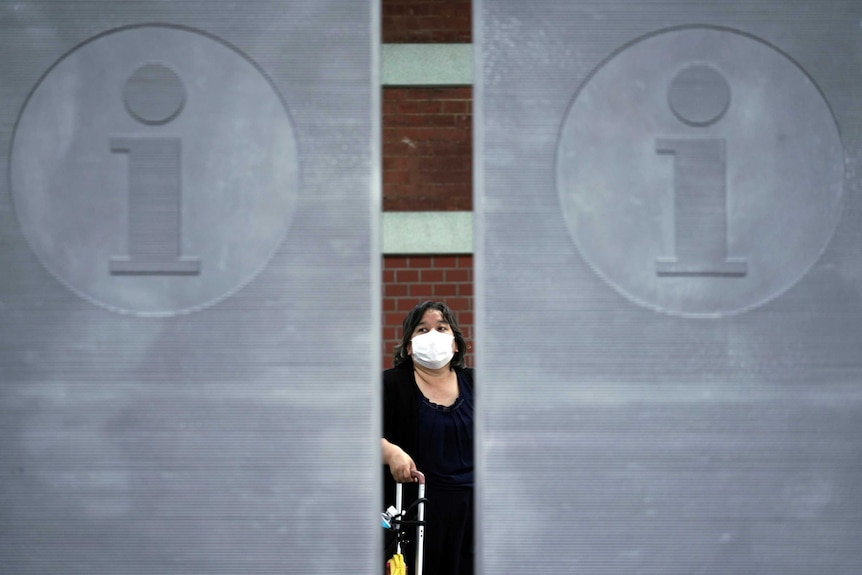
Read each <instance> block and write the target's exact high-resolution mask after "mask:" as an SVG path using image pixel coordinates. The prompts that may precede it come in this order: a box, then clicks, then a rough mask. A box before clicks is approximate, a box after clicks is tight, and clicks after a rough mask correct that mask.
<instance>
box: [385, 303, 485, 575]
mask: <svg viewBox="0 0 862 575" xmlns="http://www.w3.org/2000/svg"><path fill="white" fill-rule="evenodd" d="M466 350H467V343H466V342H465V341H464V336H463V335H462V334H461V330H460V329H458V324H457V322H456V321H455V316H454V314H453V313H452V311H451V310H450V309H449V308H448V307H447V306H446V305H445V304H443V303H440V302H430V301H426V302H423V303H420V304H419V305H417V306H416V307H414V308H413V310H411V311H410V313H409V314H407V317H406V318H404V323H403V334H402V338H401V343H399V344H398V345H397V346H396V347H395V354H394V355H395V357H394V364H395V367H394V368H392V369H387V370H386V371H384V372H383V439H382V440H381V447H382V451H383V462H384V463H385V464H386V465H388V466H389V471H390V474H391V476H392V478H393V479H394V480H395V481H397V482H399V483H410V482H412V481H413V478H412V476H411V473H412V472H413V471H415V470H417V469H418V470H419V471H421V472H422V473H424V474H425V497H426V498H427V499H428V504H427V505H426V512H425V520H426V526H427V527H426V530H425V554H424V565H423V567H424V569H423V570H424V575H472V573H473V412H474V409H473V405H474V404H473V370H472V369H469V368H465V367H464V355H465V353H466ZM386 487H387V489H386V490H385V493H386V501H394V499H395V496H394V492H395V483H394V482H393V481H391V480H387V486H386ZM415 498H416V492H415V491H409V490H406V489H405V492H404V501H405V503H406V504H409V503H410V502H412V501H414V500H415ZM409 560H410V559H409V558H408V561H409ZM409 564H410V563H408V565H409Z"/></svg>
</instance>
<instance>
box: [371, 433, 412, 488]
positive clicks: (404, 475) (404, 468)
mask: <svg viewBox="0 0 862 575" xmlns="http://www.w3.org/2000/svg"><path fill="white" fill-rule="evenodd" d="M380 451H381V453H382V455H383V463H385V464H386V465H388V466H389V471H390V473H392V478H393V479H394V480H395V481H397V482H398V483H411V482H413V481H416V479H415V478H414V477H413V475H412V474H413V472H414V471H416V464H415V463H414V462H413V459H412V458H411V457H410V456H409V455H407V452H406V451H404V450H403V449H401V448H400V447H398V446H397V445H395V444H394V443H389V442H388V441H386V439H384V438H380Z"/></svg>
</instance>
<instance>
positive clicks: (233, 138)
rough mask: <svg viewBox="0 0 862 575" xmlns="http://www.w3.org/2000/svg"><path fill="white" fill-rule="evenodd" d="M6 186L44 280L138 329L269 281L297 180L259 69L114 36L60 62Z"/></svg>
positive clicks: (271, 91)
mask: <svg viewBox="0 0 862 575" xmlns="http://www.w3.org/2000/svg"><path fill="white" fill-rule="evenodd" d="M180 112H181V113H180ZM9 174H10V175H9V178H10V185H11V190H12V200H13V205H14V209H15V213H16V216H17V218H18V221H19V223H20V225H21V229H22V232H23V234H24V236H25V237H26V239H27V241H28V243H29V245H30V246H31V249H32V250H33V252H34V253H35V254H36V256H37V257H38V259H39V260H40V261H41V263H42V264H43V265H44V266H45V268H46V269H47V270H48V271H49V272H51V274H53V275H54V276H55V277H56V278H57V279H58V280H59V281H60V282H61V283H62V284H64V285H65V286H66V287H68V288H69V289H71V290H72V291H73V292H75V293H76V294H78V295H79V296H81V297H83V298H85V299H87V300H89V301H90V302H92V303H95V304H97V305H100V306H103V307H105V308H107V309H109V310H111V311H114V312H118V313H125V314H132V315H136V316H142V317H166V316H173V315H177V314H183V313H189V312H194V311H197V310H200V309H203V308H206V307H208V306H211V305H213V304H215V303H217V302H219V301H221V300H223V299H224V298H226V297H229V296H231V295H232V294H234V293H236V292H237V291H238V290H240V289H241V288H243V287H244V286H246V285H247V284H248V283H249V282H251V281H252V280H253V279H254V278H255V277H257V276H258V275H259V274H260V273H261V272H262V271H263V270H265V269H266V267H267V265H268V264H269V262H270V261H271V260H272V258H273V257H275V255H276V254H277V252H278V249H279V248H280V246H281V245H282V244H283V242H284V240H285V238H286V236H287V234H288V231H289V228H290V225H291V222H292V219H293V214H294V211H295V208H296V203H297V197H298V190H299V178H300V170H299V156H298V145H297V141H296V136H295V133H294V128H293V124H292V121H291V118H290V116H289V113H288V110H287V108H286V107H285V104H284V102H283V100H282V98H281V96H280V94H279V93H278V91H277V90H276V88H275V86H273V84H272V83H271V82H270V80H269V79H268V78H267V77H266V76H265V75H264V74H263V73H262V71H261V70H260V69H259V68H258V67H257V66H256V65H255V64H254V62H252V61H251V60H250V59H249V58H248V57H247V56H246V55H244V54H242V53H241V52H240V51H238V50H237V49H236V48H234V47H233V46H231V45H229V44H227V43H225V42H223V41H221V40H219V39H218V38H215V37H213V36H211V35H208V34H206V33H203V32H200V31H197V30H193V29H189V28H180V27H176V26H161V25H145V26H136V27H128V28H121V29H117V30H112V31H110V32H107V33H105V34H102V35H99V36H96V37H94V38H91V39H89V40H88V41H86V42H84V43H82V44H80V45H79V46H77V47H76V48H75V49H73V50H72V51H70V52H69V53H67V54H66V55H64V56H63V57H61V58H60V59H59V60H58V61H57V62H56V63H55V64H54V65H53V66H52V67H51V68H50V69H49V70H48V71H47V72H46V73H45V74H44V76H43V78H42V79H41V80H40V82H39V83H38V84H37V85H36V86H35V87H34V89H33V91H32V92H31V94H30V96H29V97H28V99H27V102H26V104H25V106H24V108H23V109H22V111H21V113H20V116H19V118H18V121H17V124H16V126H15V132H14V134H13V139H12V144H11V152H10V159H9Z"/></svg>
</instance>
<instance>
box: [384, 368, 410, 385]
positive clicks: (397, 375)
mask: <svg viewBox="0 0 862 575" xmlns="http://www.w3.org/2000/svg"><path fill="white" fill-rule="evenodd" d="M409 368H410V366H405V364H403V363H402V364H401V365H397V366H395V367H390V368H389V369H385V370H383V385H392V384H397V383H402V382H404V381H412V380H413V370H412V369H409Z"/></svg>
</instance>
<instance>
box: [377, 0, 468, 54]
mask: <svg viewBox="0 0 862 575" xmlns="http://www.w3.org/2000/svg"><path fill="white" fill-rule="evenodd" d="M470 10H471V2H470V0H383V1H382V3H381V12H382V15H383V24H382V26H383V27H382V36H383V42H384V43H393V44H395V43H407V44H418V43H423V42H437V43H450V44H469V43H470V39H471V14H470Z"/></svg>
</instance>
